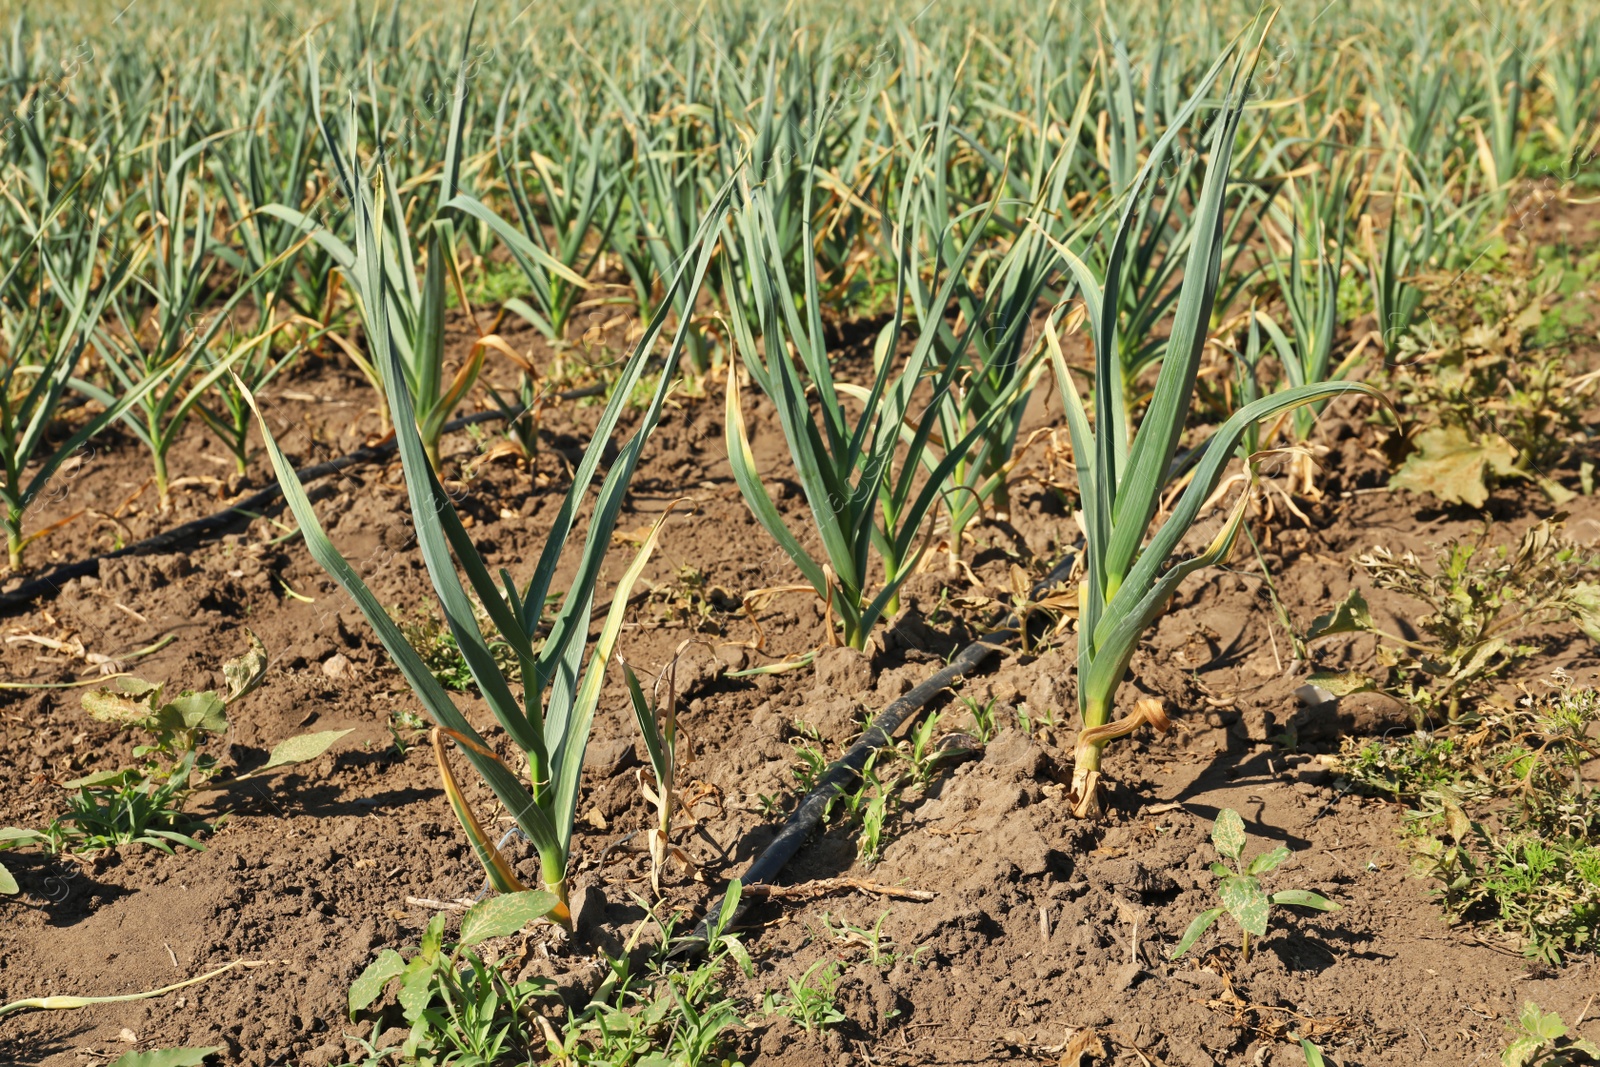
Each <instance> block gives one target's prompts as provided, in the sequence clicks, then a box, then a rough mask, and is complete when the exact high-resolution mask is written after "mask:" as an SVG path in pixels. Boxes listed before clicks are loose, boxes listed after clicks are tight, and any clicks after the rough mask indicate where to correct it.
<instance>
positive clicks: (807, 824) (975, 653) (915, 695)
mask: <svg viewBox="0 0 1600 1067" xmlns="http://www.w3.org/2000/svg"><path fill="white" fill-rule="evenodd" d="M1077 558H1078V552H1077V550H1073V551H1071V552H1069V553H1068V554H1067V556H1066V558H1064V559H1063V560H1062V561H1061V562H1060V563H1058V564H1056V566H1055V568H1054V569H1053V570H1051V572H1050V573H1049V574H1047V575H1045V577H1044V580H1043V581H1041V582H1039V584H1037V585H1035V586H1034V587H1033V589H1032V591H1031V592H1030V593H1029V598H1030V599H1032V600H1037V599H1038V598H1039V597H1040V596H1041V595H1042V594H1043V593H1044V592H1045V591H1046V590H1048V589H1049V588H1050V587H1051V586H1053V585H1055V584H1056V583H1057V582H1059V581H1061V580H1062V579H1063V578H1065V577H1066V576H1067V574H1068V573H1069V572H1070V571H1071V570H1072V566H1073V564H1074V563H1075V562H1076V561H1077ZM998 626H999V627H1000V628H999V629H997V630H993V631H991V632H990V633H988V634H987V635H985V636H983V637H980V638H978V639H977V640H976V641H974V642H972V643H971V644H969V645H967V647H965V648H963V649H962V650H961V651H960V652H958V653H956V656H955V658H954V659H952V660H951V661H950V662H949V663H947V664H946V665H945V666H944V667H942V668H940V669H939V670H937V671H935V672H934V673H933V674H932V675H930V676H929V677H927V678H925V679H923V681H922V682H921V683H920V684H918V685H917V686H916V687H915V688H914V689H912V690H911V692H909V693H907V694H906V695H905V696H903V697H900V698H899V699H898V700H895V701H894V702H892V703H891V704H890V705H889V706H888V707H886V708H884V709H883V711H881V712H879V713H878V717H877V718H875V719H873V720H872V724H871V725H870V726H868V727H867V729H866V730H865V732H863V733H862V735H861V736H860V737H859V738H858V739H857V740H856V743H855V744H853V745H851V746H850V749H849V751H847V752H846V753H845V754H844V755H843V756H840V757H839V758H838V759H837V760H835V761H834V762H833V763H832V764H830V765H829V767H828V769H827V770H826V771H824V772H823V774H822V777H821V778H819V779H817V784H816V785H815V786H814V787H813V788H812V790H811V792H809V793H807V794H806V795H805V798H804V799H803V800H801V801H800V805H799V807H797V808H795V809H794V811H793V812H791V813H790V814H789V817H788V818H787V819H786V820H784V823H783V828H782V829H781V830H779V831H778V836H777V837H775V838H773V839H772V842H771V843H770V844H768V845H767V847H766V849H764V850H763V851H762V853H761V855H759V856H757V857H756V858H755V860H754V861H752V862H751V864H750V866H749V868H748V869H746V870H745V872H744V874H743V875H742V876H741V878H740V883H741V884H742V885H746V886H751V885H771V884H773V880H774V879H776V878H777V877H778V875H779V874H780V873H781V872H782V871H783V868H784V867H785V866H786V865H787V864H788V862H789V861H790V860H791V859H793V858H794V856H795V853H797V852H799V851H800V848H801V846H802V845H804V844H805V843H806V841H807V839H808V838H810V837H811V835H812V833H813V832H814V831H815V830H816V829H817V827H818V826H820V825H821V824H822V817H823V815H824V814H825V813H826V812H827V810H828V805H830V804H831V803H833V801H834V799H835V798H836V797H838V796H839V795H840V794H841V793H843V792H844V789H845V787H846V786H847V785H849V784H850V783H852V782H854V781H855V780H856V779H858V778H860V777H861V771H862V768H864V767H865V766H866V765H867V760H868V759H870V758H871V757H872V755H873V753H875V752H877V751H878V750H879V749H881V748H885V747H887V746H888V745H889V744H891V743H892V742H893V740H894V735H895V733H896V732H898V731H899V729H900V727H902V726H904V725H905V722H906V720H907V719H909V718H911V717H912V716H913V715H915V714H916V713H917V712H919V711H921V710H922V709H923V708H925V707H927V706H928V704H930V703H931V702H932V701H933V699H934V698H935V697H937V696H938V695H939V694H940V693H942V692H944V690H945V689H947V688H949V686H950V683H951V682H953V681H955V680H956V679H957V678H959V677H961V676H962V675H964V674H966V673H967V672H968V671H970V670H972V669H973V668H975V667H977V666H978V664H980V663H982V662H983V661H984V660H986V659H988V658H989V657H990V656H991V655H993V654H994V653H996V652H998V651H1000V649H1001V648H1002V647H1003V646H1004V645H1005V642H1006V641H1007V640H1009V639H1010V638H1011V637H1013V636H1015V634H1016V632H1017V629H1018V628H1019V627H1020V626H1021V622H1020V620H1018V618H1017V616H1016V613H1015V612H1011V613H1008V614H1007V615H1006V616H1005V618H1003V619H1001V620H1000V622H999V623H998ZM751 903H752V898H750V897H745V898H744V899H743V900H742V901H741V902H740V904H739V907H738V910H737V911H736V912H735V913H734V917H733V922H735V923H736V922H738V921H739V919H740V918H741V917H742V916H743V915H744V913H745V911H746V910H747V909H748V908H749V907H750V905H751ZM721 910H722V901H721V900H720V899H718V900H715V901H713V902H712V903H711V906H710V907H708V908H707V909H706V917H705V918H704V919H701V920H700V924H699V925H698V926H696V927H695V929H694V933H693V934H691V935H689V937H687V938H685V939H684V940H683V941H682V942H680V943H679V945H678V947H677V948H676V949H674V950H673V952H672V955H673V956H677V957H683V956H690V955H698V954H699V953H701V952H703V951H704V950H705V947H706V937H707V933H708V928H709V924H710V922H711V918H712V917H713V916H715V915H717V914H718V913H720V912H721Z"/></svg>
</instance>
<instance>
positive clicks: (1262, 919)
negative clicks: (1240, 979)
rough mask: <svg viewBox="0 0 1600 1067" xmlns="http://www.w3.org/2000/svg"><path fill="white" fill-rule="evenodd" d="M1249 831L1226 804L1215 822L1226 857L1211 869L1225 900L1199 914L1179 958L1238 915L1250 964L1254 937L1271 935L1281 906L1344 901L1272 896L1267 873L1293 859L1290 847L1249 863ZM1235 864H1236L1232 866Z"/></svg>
mask: <svg viewBox="0 0 1600 1067" xmlns="http://www.w3.org/2000/svg"><path fill="white" fill-rule="evenodd" d="M1247 840H1248V839H1247V838H1246V836H1245V831H1244V819H1242V818H1241V817H1240V816H1239V813H1238V812H1236V811H1234V810H1233V809H1232V808H1223V809H1222V811H1220V812H1218V813H1217V819H1216V822H1214V823H1213V824H1212V826H1211V843H1212V844H1213V845H1215V846H1216V849H1217V852H1218V854H1219V855H1221V856H1222V858H1223V859H1225V860H1227V861H1229V862H1228V863H1223V862H1221V861H1218V862H1216V863H1213V864H1212V865H1211V873H1212V874H1214V875H1216V876H1217V879H1218V883H1217V896H1218V898H1219V899H1220V901H1221V906H1220V907H1215V908H1211V909H1209V910H1207V911H1203V912H1201V913H1200V914H1199V915H1196V916H1195V917H1194V921H1193V922H1191V923H1190V924H1189V927H1188V929H1186V930H1185V931H1184V932H1183V937H1182V938H1180V939H1179V941H1178V944H1177V946H1176V947H1175V948H1174V949H1173V950H1172V957H1171V958H1172V959H1177V958H1178V957H1179V956H1182V955H1183V954H1184V953H1185V952H1188V951H1189V950H1190V949H1191V948H1193V947H1194V944H1195V942H1196V941H1198V940H1200V936H1201V935H1202V934H1204V933H1205V932H1206V931H1207V930H1209V929H1210V928H1211V924H1212V923H1214V922H1216V921H1217V920H1218V919H1219V918H1221V917H1222V916H1223V915H1224V914H1227V915H1229V916H1231V917H1232V918H1233V921H1234V922H1236V923H1238V924H1239V929H1240V930H1241V931H1242V933H1243V940H1242V941H1241V942H1240V962H1241V963H1248V962H1250V939H1251V938H1252V937H1254V938H1258V939H1259V938H1262V937H1265V936H1266V935H1267V923H1268V919H1269V918H1270V913H1271V911H1272V908H1273V907H1274V906H1275V905H1282V904H1292V905H1294V906H1296V907H1302V908H1314V909H1315V910H1317V911H1338V910H1339V905H1338V904H1335V903H1334V902H1333V901H1331V900H1329V899H1327V898H1326V897H1323V896H1320V895H1318V894H1316V893H1312V892H1310V891H1309V890H1304V889H1285V890H1280V891H1279V892H1276V893H1273V894H1270V895H1269V894H1268V893H1267V891H1266V890H1265V889H1263V888H1262V886H1261V877H1260V876H1261V875H1263V874H1267V873H1269V872H1271V871H1273V870H1275V869H1277V868H1278V867H1279V866H1281V865H1282V864H1283V862H1284V861H1285V860H1287V859H1288V858H1289V855H1290V853H1289V849H1288V847H1287V846H1285V845H1279V846H1278V847H1277V848H1275V849H1272V850H1271V851H1269V852H1263V853H1262V854H1261V855H1259V856H1257V857H1256V858H1255V859H1253V860H1251V861H1250V862H1249V863H1245V862H1244V848H1245V845H1246V843H1247ZM1230 864H1231V865H1230Z"/></svg>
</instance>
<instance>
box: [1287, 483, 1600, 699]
mask: <svg viewBox="0 0 1600 1067" xmlns="http://www.w3.org/2000/svg"><path fill="white" fill-rule="evenodd" d="M1564 518H1565V516H1564V515H1561V514H1557V515H1555V516H1552V517H1551V518H1548V519H1545V520H1542V521H1541V522H1539V523H1538V524H1537V525H1535V526H1533V527H1531V528H1530V529H1529V530H1528V531H1527V532H1526V533H1524V534H1523V535H1522V538H1521V541H1520V542H1519V543H1518V544H1517V545H1516V546H1515V547H1514V548H1513V547H1509V546H1503V545H1502V546H1496V547H1488V546H1486V545H1485V543H1484V542H1485V540H1486V537H1487V533H1488V531H1487V530H1485V531H1484V534H1482V535H1480V536H1479V537H1478V538H1476V539H1473V540H1467V539H1462V538H1456V539H1452V540H1450V541H1446V542H1445V543H1444V545H1442V546H1441V547H1440V548H1439V549H1437V550H1436V552H1435V558H1434V566H1433V567H1432V568H1429V567H1427V566H1425V565H1424V564H1423V562H1422V561H1421V560H1420V559H1419V558H1418V557H1417V556H1416V555H1415V554H1414V553H1412V552H1410V551H1406V552H1403V553H1401V554H1399V555H1396V554H1395V553H1393V552H1391V551H1390V550H1389V549H1387V548H1385V547H1383V546H1378V547H1375V548H1374V549H1373V550H1372V551H1371V552H1369V553H1366V554H1364V555H1362V556H1359V557H1358V558H1357V560H1356V562H1357V563H1358V564H1360V566H1361V567H1362V569H1363V570H1365V571H1366V572H1367V575H1368V577H1369V578H1371V580H1372V582H1373V584H1374V585H1376V586H1377V587H1378V588H1379V589H1384V590H1388V591H1391V592H1395V593H1399V594H1401V595H1403V596H1405V597H1408V598H1410V599H1411V600H1414V601H1419V602H1421V603H1422V604H1423V605H1424V606H1425V607H1426V608H1427V610H1426V611H1425V612H1424V613H1422V614H1421V615H1420V617H1418V618H1417V628H1418V630H1420V631H1421V633H1420V634H1419V636H1418V637H1416V638H1407V637H1402V636H1400V635H1398V634H1394V633H1391V632H1389V631H1387V630H1384V629H1382V628H1380V627H1379V626H1378V625H1377V623H1376V622H1375V621H1374V620H1373V618H1372V612H1371V611H1370V609H1369V608H1368V606H1367V601H1366V598H1365V597H1364V596H1362V594H1361V591H1360V590H1359V589H1352V590H1350V592H1349V593H1347V594H1346V595H1345V598H1344V599H1343V600H1342V601H1340V603H1339V604H1338V605H1336V606H1335V607H1334V609H1333V610H1332V611H1330V612H1328V613H1327V614H1326V615H1323V616H1320V617H1319V618H1318V619H1316V620H1315V621H1314V622H1313V623H1312V624H1311V630H1310V632H1309V633H1308V634H1307V636H1306V640H1307V641H1312V640H1316V639H1317V638H1321V637H1328V636H1332V635H1335V634H1350V633H1366V634H1371V635H1373V636H1374V637H1376V638H1378V653H1377V658H1378V663H1379V665H1380V666H1381V667H1384V668H1385V669H1386V672H1387V673H1386V675H1385V676H1384V677H1383V678H1381V679H1377V678H1371V677H1367V676H1365V675H1361V674H1333V673H1318V674H1314V675H1312V677H1311V681H1312V682H1315V683H1316V684H1319V685H1322V686H1325V687H1326V688H1328V689H1330V690H1331V691H1333V692H1334V693H1335V695H1339V696H1343V695H1347V694H1349V693H1352V692H1359V691H1361V690H1363V689H1381V690H1382V691H1384V692H1387V693H1389V694H1390V695H1392V696H1394V697H1396V698H1398V699H1400V700H1402V701H1404V702H1406V703H1408V704H1410V705H1411V706H1412V707H1414V708H1415V709H1416V712H1415V715H1416V719H1417V725H1418V726H1419V727H1421V726H1422V725H1423V723H1424V722H1426V721H1427V720H1428V719H1430V718H1432V717H1434V716H1435V715H1438V714H1439V713H1443V715H1444V717H1445V718H1447V719H1448V720H1449V721H1451V722H1455V721H1457V720H1458V719H1460V718H1461V717H1462V716H1463V715H1464V714H1466V713H1467V712H1468V711H1470V709H1471V707H1472V706H1473V705H1475V704H1476V703H1477V701H1478V700H1479V699H1480V698H1481V697H1483V696H1484V695H1485V694H1486V693H1487V692H1488V689H1489V685H1490V683H1492V682H1493V681H1494V680H1495V679H1497V678H1500V677H1503V676H1504V675H1505V674H1506V672H1507V671H1508V670H1510V669H1511V668H1512V667H1513V666H1514V665H1516V664H1517V663H1519V662H1521V661H1523V660H1526V659H1528V658H1529V657H1531V656H1533V655H1535V654H1537V653H1538V652H1540V651H1541V650H1542V648H1543V647H1544V642H1543V639H1541V638H1540V637H1539V636H1538V632H1537V631H1538V630H1539V628H1541V627H1545V626H1550V625H1553V624H1557V623H1564V622H1571V623H1575V624H1576V625H1577V626H1578V627H1579V628H1580V629H1582V630H1583V631H1584V632H1585V633H1586V634H1588V635H1589V637H1590V638H1591V639H1594V640H1596V641H1600V581H1597V580H1596V579H1597V577H1600V556H1595V555H1586V554H1584V553H1583V552H1582V551H1581V550H1580V549H1579V548H1578V547H1577V546H1576V545H1574V544H1571V543H1569V542H1567V541H1566V540H1565V539H1564V538H1562V537H1561V536H1560V530H1561V523H1562V520H1563V519H1564Z"/></svg>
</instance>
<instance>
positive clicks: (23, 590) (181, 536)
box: [0, 390, 581, 612]
mask: <svg viewBox="0 0 1600 1067" xmlns="http://www.w3.org/2000/svg"><path fill="white" fill-rule="evenodd" d="M572 392H574V393H579V392H581V391H580V390H572ZM563 399H565V396H564V395H563ZM510 414H511V413H509V412H503V411H480V412H478V413H477V414H475V415H466V416H464V417H462V418H459V419H456V420H454V421H452V422H448V423H446V424H445V427H444V432H445V433H453V432H455V431H456V430H462V429H465V428H466V427H468V426H475V425H477V424H478V423H480V422H492V421H494V420H495V419H504V418H507V417H508V415H510ZM395 447H396V446H395V440H394V436H393V435H392V434H391V435H390V436H389V438H388V439H387V440H385V441H383V442H381V443H379V444H376V445H370V446H367V447H364V448H358V449H356V450H355V451H354V452H347V453H345V454H344V455H342V456H339V457H338V458H336V459H330V460H327V461H325V462H323V463H314V464H311V465H310V466H306V467H301V468H300V469H299V470H297V471H295V472H294V473H295V476H296V477H297V478H299V479H300V481H301V482H309V481H314V480H315V479H317V478H325V477H327V476H328V475H330V474H338V473H339V472H340V471H343V470H347V469H349V468H350V467H357V466H360V465H361V464H363V463H371V462H373V461H374V460H378V459H382V458H383V457H385V456H387V455H389V454H390V453H391V452H393V451H394V450H395ZM282 492H283V489H282V487H281V486H279V485H278V483H277V482H273V483H272V484H271V485H269V486H267V487H266V488H265V489H262V490H260V491H259V492H255V493H252V494H251V495H249V496H247V497H245V498H244V499H243V500H237V501H235V502H233V503H232V504H229V505H228V506H227V507H225V508H223V509H222V510H221V511H219V512H216V513H215V514H212V515H207V516H205V517H204V518H199V519H195V520H194V521H192V522H186V523H184V524H183V525H182V526H175V527H173V528H172V529H170V530H168V531H166V532H165V533H159V534H156V535H155V536H154V537H147V538H145V539H144V540H143V541H137V542H135V543H134V544H131V545H126V546H124V547H122V548H119V549H117V550H116V551H114V552H106V553H103V554H101V555H98V556H90V557H89V558H88V559H80V560H78V561H77V562H75V563H63V564H62V565H61V566H59V567H57V568H55V569H54V570H52V571H51V572H50V573H49V574H45V575H42V576H40V577H38V578H35V579H33V580H32V581H31V582H24V583H23V584H22V585H20V586H18V587H17V588H15V589H13V590H11V592H9V593H0V612H8V611H10V610H12V609H13V608H18V607H22V606H24V605H27V604H30V603H32V602H33V601H34V600H37V599H38V598H39V597H42V596H54V595H56V594H57V593H59V592H61V586H62V585H64V584H65V583H67V582H69V581H71V580H72V579H74V578H82V577H84V576H85V575H88V574H93V573H95V571H97V570H98V569H99V567H100V561H101V560H105V559H121V558H122V557H124V556H148V555H151V554H152V553H155V552H161V551H164V550H166V549H171V548H176V547H178V546H179V545H181V544H184V543H185V542H187V541H190V540H193V539H196V538H201V537H205V536H206V535H208V534H214V533H218V532H220V531H222V530H226V529H227V528H228V527H230V526H232V525H234V524H235V523H237V522H238V521H239V520H240V519H243V518H249V517H250V516H249V515H248V514H247V513H248V512H252V511H260V510H261V509H262V508H265V507H267V506H268V505H269V504H271V503H273V502H274V501H275V500H277V498H278V497H279V496H280V495H281V494H282Z"/></svg>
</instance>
